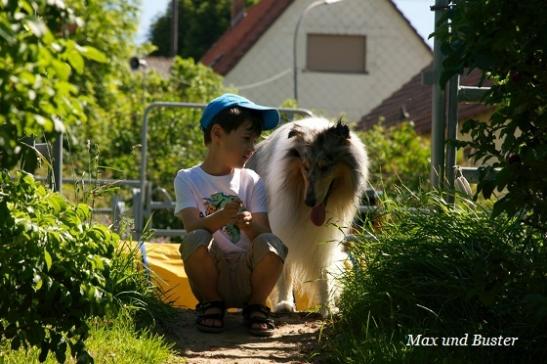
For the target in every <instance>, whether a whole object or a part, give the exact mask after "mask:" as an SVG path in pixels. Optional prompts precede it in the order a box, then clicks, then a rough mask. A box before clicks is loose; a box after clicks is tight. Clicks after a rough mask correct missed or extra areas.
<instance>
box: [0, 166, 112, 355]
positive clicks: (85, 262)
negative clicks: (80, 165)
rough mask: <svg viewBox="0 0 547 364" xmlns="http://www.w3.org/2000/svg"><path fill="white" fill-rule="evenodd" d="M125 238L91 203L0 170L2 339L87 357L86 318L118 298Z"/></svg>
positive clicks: (44, 350)
mask: <svg viewBox="0 0 547 364" xmlns="http://www.w3.org/2000/svg"><path fill="white" fill-rule="evenodd" d="M117 241H118V236H117V235H115V234H112V233H111V232H110V231H109V230H108V228H106V227H105V226H102V225H97V224H92V223H91V212H90V208H89V207H88V206H86V205H83V204H79V205H76V206H74V205H71V204H69V203H67V202H66V200H65V199H64V198H63V197H62V196H60V195H59V194H57V193H52V192H49V191H48V190H46V189H45V188H44V187H42V186H40V185H37V184H36V183H35V182H34V180H33V178H32V177H31V176H30V175H26V174H18V175H17V176H16V177H15V178H14V180H11V178H10V176H9V175H8V174H7V173H5V172H2V173H1V175H0V242H1V249H0V337H2V338H6V339H10V340H11V345H12V348H13V349H17V348H18V347H20V346H21V345H22V346H24V347H28V346H37V347H40V348H41V352H40V360H45V358H46V356H47V354H48V352H49V351H52V352H55V354H56V356H57V359H58V360H59V361H61V362H63V361H64V360H65V353H66V350H67V346H68V347H70V351H71V353H72V355H73V356H74V357H77V358H78V359H79V360H80V361H84V362H85V361H92V359H91V357H90V356H89V354H88V353H87V351H86V349H85V347H84V340H85V339H86V338H87V335H88V326H87V324H86V319H87V318H88V317H90V316H92V315H103V314H105V313H107V312H108V311H109V309H110V308H111V307H112V303H113V293H116V292H114V291H113V290H112V289H111V288H112V284H111V278H112V277H111V274H112V268H113V266H112V259H113V257H114V251H115V245H116V243H117Z"/></svg>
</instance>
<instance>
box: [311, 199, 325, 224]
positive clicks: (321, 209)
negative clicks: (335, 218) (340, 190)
mask: <svg viewBox="0 0 547 364" xmlns="http://www.w3.org/2000/svg"><path fill="white" fill-rule="evenodd" d="M310 218H311V222H313V224H314V225H315V226H321V225H323V223H324V222H325V204H324V203H323V202H321V203H320V204H319V205H317V206H315V207H314V208H312V209H311V216H310Z"/></svg>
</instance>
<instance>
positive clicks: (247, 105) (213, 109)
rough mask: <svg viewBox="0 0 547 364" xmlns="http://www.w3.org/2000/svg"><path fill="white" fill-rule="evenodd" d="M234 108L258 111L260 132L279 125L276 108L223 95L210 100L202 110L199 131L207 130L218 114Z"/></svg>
mask: <svg viewBox="0 0 547 364" xmlns="http://www.w3.org/2000/svg"><path fill="white" fill-rule="evenodd" d="M234 106H238V107H241V108H243V109H251V110H257V111H260V113H261V114H262V130H269V129H273V128H275V127H276V126H277V123H279V112H278V111H277V109H276V108H273V107H267V106H261V105H257V104H255V103H254V102H252V101H250V100H248V99H246V98H244V97H243V96H239V95H235V94H224V95H222V96H219V97H217V98H216V99H214V100H212V101H211V102H210V103H209V104H207V107H205V110H203V114H202V115H201V120H200V125H201V129H202V130H205V129H207V127H208V126H209V125H211V123H212V122H213V119H214V118H215V116H217V115H218V113H219V112H221V111H222V110H224V109H226V108H229V107H234Z"/></svg>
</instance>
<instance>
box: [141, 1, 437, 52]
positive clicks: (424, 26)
mask: <svg viewBox="0 0 547 364" xmlns="http://www.w3.org/2000/svg"><path fill="white" fill-rule="evenodd" d="M361 1H379V0H361ZM393 2H394V3H395V4H396V5H397V7H398V8H399V9H400V10H401V12H402V13H403V14H404V15H405V16H406V18H407V19H408V20H409V21H410V23H411V24H412V25H413V26H414V28H415V29H416V30H417V31H418V34H420V35H421V36H422V38H424V39H425V40H426V42H427V43H428V44H429V45H430V47H433V40H432V39H430V40H428V39H427V36H428V35H429V34H430V33H431V32H433V19H434V16H433V12H432V11H430V10H429V6H430V5H433V4H434V3H435V1H434V0H393ZM168 3H170V0H141V4H142V5H141V18H140V23H139V30H138V32H137V37H136V41H137V43H143V42H144V41H146V36H147V34H148V28H149V27H150V24H152V21H153V20H154V19H155V18H156V17H158V16H160V15H161V14H163V12H165V9H166V8H167V4H168Z"/></svg>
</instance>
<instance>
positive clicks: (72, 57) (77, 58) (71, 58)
mask: <svg viewBox="0 0 547 364" xmlns="http://www.w3.org/2000/svg"><path fill="white" fill-rule="evenodd" d="M65 58H66V59H67V60H68V63H70V65H71V66H72V68H74V70H76V72H78V73H79V74H81V73H82V72H84V59H83V58H82V56H81V54H80V53H79V52H78V51H76V50H70V51H68V52H66V53H65Z"/></svg>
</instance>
